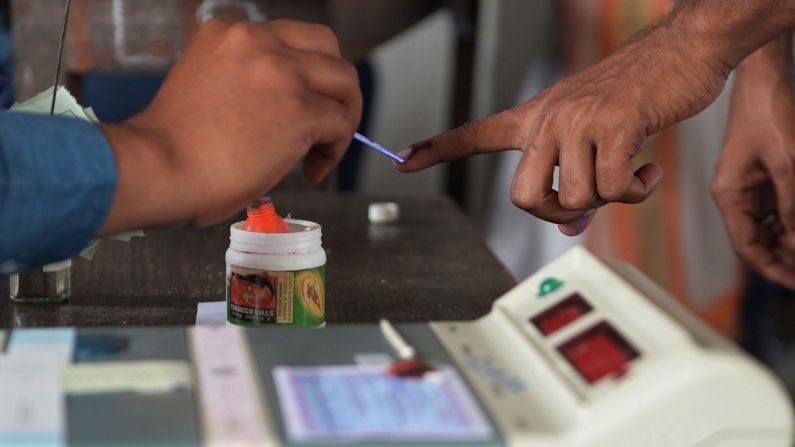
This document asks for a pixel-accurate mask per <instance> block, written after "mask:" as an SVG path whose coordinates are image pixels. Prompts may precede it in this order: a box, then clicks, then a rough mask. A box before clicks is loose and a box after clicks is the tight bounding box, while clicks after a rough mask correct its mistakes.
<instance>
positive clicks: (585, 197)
mask: <svg viewBox="0 0 795 447" xmlns="http://www.w3.org/2000/svg"><path fill="white" fill-rule="evenodd" d="M595 199H596V194H595V193H588V192H577V191H561V192H559V193H558V200H559V201H560V206H562V207H563V208H565V209H567V210H584V209H589V208H591V205H592V204H593V203H594V202H595Z"/></svg>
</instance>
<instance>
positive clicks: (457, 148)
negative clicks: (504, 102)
mask: <svg viewBox="0 0 795 447" xmlns="http://www.w3.org/2000/svg"><path fill="white" fill-rule="evenodd" d="M523 121H524V120H523V119H522V116H521V114H520V113H519V112H517V111H515V110H514V109H509V110H505V111H502V112H500V113H498V114H496V115H492V116H490V117H488V118H485V119H482V120H480V121H475V122H471V123H467V124H464V125H463V126H460V127H458V128H456V129H453V130H451V131H448V132H445V133H443V134H441V135H437V136H435V137H433V138H431V139H430V140H426V141H423V142H420V143H417V144H414V145H413V146H411V147H409V148H408V149H406V150H404V151H402V152H401V153H400V155H402V156H404V157H406V158H408V161H407V162H406V163H404V164H400V165H395V167H396V168H397V169H398V171H401V172H413V171H418V170H421V169H425V168H429V167H431V166H434V165H436V164H439V163H443V162H447V161H452V160H458V159H461V158H465V157H469V156H471V155H476V154H486V153H490V152H498V151H505V150H510V149H523V148H524V146H526V141H525V140H526V138H525V137H524V135H526V130H525V127H524V125H523Z"/></svg>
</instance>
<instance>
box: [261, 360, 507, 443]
mask: <svg viewBox="0 0 795 447" xmlns="http://www.w3.org/2000/svg"><path fill="white" fill-rule="evenodd" d="M273 375H274V380H275V382H276V389H277V393H278V396H279V403H280V406H281V410H282V419H283V420H284V422H285V428H286V431H287V435H288V437H289V438H290V440H292V441H294V442H302V441H327V442H343V441H365V440H378V441H383V440H397V441H418V440H434V441H464V440H471V441H480V440H486V439H490V438H491V437H492V436H493V430H492V428H491V425H490V423H489V421H488V419H487V418H486V417H485V415H484V414H483V412H482V410H481V409H480V407H479V405H478V404H477V402H476V401H475V399H474V398H473V397H472V395H471V394H470V392H469V390H468V388H467V387H466V386H465V385H464V383H463V381H462V380H461V378H460V377H459V376H458V373H457V372H456V371H455V370H454V369H452V368H445V369H442V370H439V371H435V372H432V373H429V374H426V375H425V376H424V377H422V378H402V377H395V376H392V375H389V374H387V373H386V372H385V371H384V370H383V369H382V368H372V367H360V366H325V367H317V368H307V367H278V368H275V369H274V372H273Z"/></svg>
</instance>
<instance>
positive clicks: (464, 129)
mask: <svg viewBox="0 0 795 447" xmlns="http://www.w3.org/2000/svg"><path fill="white" fill-rule="evenodd" d="M479 132H480V124H479V123H478V122H477V121H473V122H469V123H465V124H462V125H461V126H458V128H457V129H456V133H458V134H459V135H460V137H461V138H462V139H463V140H464V141H468V140H476V139H477V136H478V133H479Z"/></svg>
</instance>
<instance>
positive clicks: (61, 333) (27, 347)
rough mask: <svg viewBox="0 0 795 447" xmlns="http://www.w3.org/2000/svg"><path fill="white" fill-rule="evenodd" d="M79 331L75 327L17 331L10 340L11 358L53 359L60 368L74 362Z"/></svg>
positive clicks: (9, 353) (8, 349)
mask: <svg viewBox="0 0 795 447" xmlns="http://www.w3.org/2000/svg"><path fill="white" fill-rule="evenodd" d="M76 338H77V331H76V330H75V328H73V327H63V328H48V329H38V328H37V329H16V330H14V331H13V332H11V337H10V338H9V339H8V348H7V349H6V353H7V354H6V355H7V356H9V357H15V356H25V357H52V358H55V359H56V360H57V365H58V367H59V368H61V369H62V368H63V367H65V366H66V364H67V363H70V362H71V361H72V356H73V354H74V349H75V339H76Z"/></svg>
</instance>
